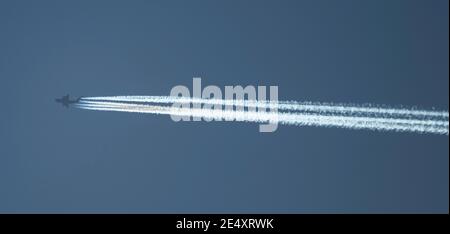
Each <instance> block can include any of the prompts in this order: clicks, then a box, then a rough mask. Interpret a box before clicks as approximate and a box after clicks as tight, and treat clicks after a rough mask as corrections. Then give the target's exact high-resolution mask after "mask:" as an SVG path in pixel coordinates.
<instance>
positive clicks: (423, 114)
mask: <svg viewBox="0 0 450 234" xmlns="http://www.w3.org/2000/svg"><path fill="white" fill-rule="evenodd" d="M83 99H84V100H93V101H117V102H137V103H164V104H169V103H200V104H211V105H226V106H246V107H256V108H266V109H268V108H272V109H274V108H276V109H278V110H289V111H307V112H321V113H340V114H364V115H367V114H371V115H396V116H414V117H416V118H417V117H419V118H433V117H441V118H447V119H448V117H449V113H448V111H426V110H414V109H395V108H382V107H372V106H356V105H354V106H351V105H344V104H331V103H314V102H296V101H250V100H224V99H201V98H186V97H172V96H109V97H84V98H83Z"/></svg>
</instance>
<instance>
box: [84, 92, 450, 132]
mask: <svg viewBox="0 0 450 234" xmlns="http://www.w3.org/2000/svg"><path fill="white" fill-rule="evenodd" d="M171 103H201V104H211V105H215V104H219V105H234V106H239V105H240V106H246V107H259V108H272V109H274V110H275V111H271V112H266V111H244V110H222V109H202V108H178V107H171V106H162V105H155V104H171ZM76 106H77V107H78V108H82V109H88V110H100V111H120V112H134V113H152V114H163V115H176V116H189V117H203V118H209V119H234V120H235V121H245V122H256V123H267V122H272V123H281V124H287V125H297V126H323V127H341V128H348V129H370V130H379V131H399V132H418V133H434V134H446V135H448V134H449V121H448V112H444V111H424V110H410V109H394V108H385V109H383V108H379V107H358V106H343V105H338V106H333V104H326V105H321V104H304V103H298V102H272V101H271V102H264V101H263V102H259V101H243V100H221V99H192V98H179V97H164V96H117V97H85V98H83V99H82V100H81V101H80V103H78V104H77V105H76ZM333 108H334V109H333ZM278 110H287V112H277V111H278Z"/></svg>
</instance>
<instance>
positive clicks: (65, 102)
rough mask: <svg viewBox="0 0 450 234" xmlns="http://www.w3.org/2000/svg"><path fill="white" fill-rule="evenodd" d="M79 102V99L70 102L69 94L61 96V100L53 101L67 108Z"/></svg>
mask: <svg viewBox="0 0 450 234" xmlns="http://www.w3.org/2000/svg"><path fill="white" fill-rule="evenodd" d="M80 100H81V97H79V98H77V99H76V100H70V98H69V94H67V95H66V96H62V97H61V98H56V99H55V101H56V102H59V103H61V104H62V105H63V106H65V107H69V105H70V104H75V103H78V102H79V101H80Z"/></svg>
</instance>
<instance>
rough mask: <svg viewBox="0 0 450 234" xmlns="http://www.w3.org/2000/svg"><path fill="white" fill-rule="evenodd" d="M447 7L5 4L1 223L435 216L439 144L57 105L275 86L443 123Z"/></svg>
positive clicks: (441, 178)
mask: <svg viewBox="0 0 450 234" xmlns="http://www.w3.org/2000/svg"><path fill="white" fill-rule="evenodd" d="M448 8H449V2H448V1H447V0H432V1H429V0H421V1H416V0H414V1H413V0H402V1H401V0H384V1H381V0H370V1H369V0H366V1H361V0H354V1H348V0H340V1H334V0H329V1H325V0H318V1H317V0H314V1H313V0H308V1H144V0H140V1H138V0H136V1H106V0H105V1H56V0H55V1H44V0H42V1H10V0H3V1H1V2H0V81H1V83H0V98H1V102H2V108H1V111H0V113H1V115H0V130H1V131H0V212H127V213H134V212H151V213H154V212H208V213H209V212H213V213H216V212H252V213H253V212H264V213H266V212H277V213H303V212H307V213H309V212H318V213H328V212H337V213H349V212H358V213H371V212H377V213H378V212H381V213H385V212H395V213H410V212H426V213H429V212H431V213H434V212H438V213H447V212H448V209H449V139H448V136H440V135H420V134H411V133H394V132H390V133H387V132H373V131H364V130H363V131H361V130H359V131H355V130H346V129H336V128H316V127H293V126H280V127H279V129H278V130H277V131H276V132H274V133H269V134H264V133H259V132H258V125H257V124H250V123H234V122H232V123H229V122H210V123H208V122H179V123H175V122H173V121H172V120H171V119H170V118H169V117H168V116H153V115H143V114H131V113H109V112H95V111H87V110H80V109H73V108H69V109H66V108H63V107H61V105H59V104H57V103H55V102H54V98H55V97H60V96H62V95H64V94H66V93H69V94H71V95H73V96H81V95H83V96H100V95H168V94H169V92H170V89H171V88H172V87H173V86H175V85H186V86H188V87H191V85H192V77H193V76H200V77H202V81H203V85H217V86H220V87H223V86H225V85H244V86H245V85H267V86H269V85H278V86H279V98H280V99H282V100H298V101H324V102H343V103H375V104H388V105H392V106H400V105H404V106H417V107H420V108H433V107H434V108H436V109H439V110H448V100H449V88H448V87H449V65H448V64H449V11H448Z"/></svg>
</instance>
